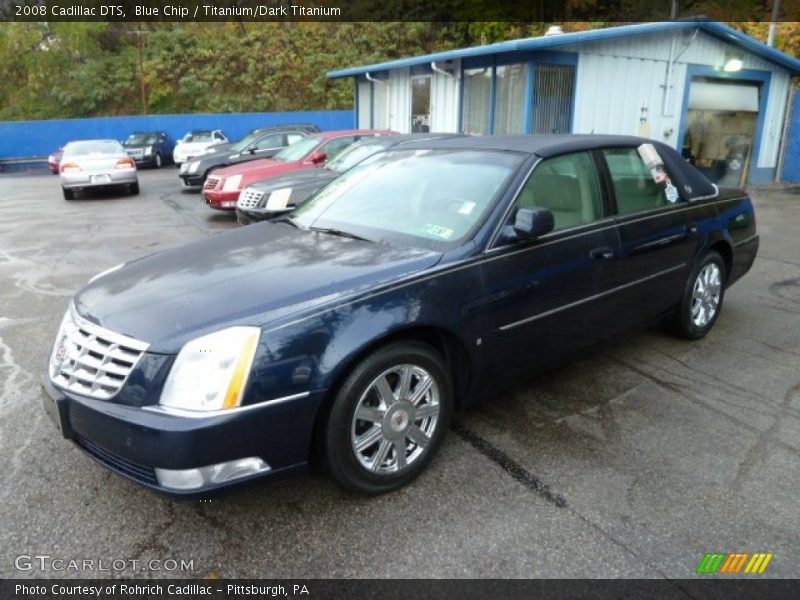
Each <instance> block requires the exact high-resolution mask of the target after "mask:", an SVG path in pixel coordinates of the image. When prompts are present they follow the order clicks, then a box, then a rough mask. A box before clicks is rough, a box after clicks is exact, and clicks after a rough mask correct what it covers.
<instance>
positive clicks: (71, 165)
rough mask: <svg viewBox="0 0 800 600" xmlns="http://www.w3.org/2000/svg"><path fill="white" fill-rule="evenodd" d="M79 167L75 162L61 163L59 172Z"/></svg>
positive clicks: (77, 169) (74, 169)
mask: <svg viewBox="0 0 800 600" xmlns="http://www.w3.org/2000/svg"><path fill="white" fill-rule="evenodd" d="M80 170H81V168H80V167H79V166H78V165H77V164H75V163H64V164H62V165H61V172H62V173H66V172H67V171H80Z"/></svg>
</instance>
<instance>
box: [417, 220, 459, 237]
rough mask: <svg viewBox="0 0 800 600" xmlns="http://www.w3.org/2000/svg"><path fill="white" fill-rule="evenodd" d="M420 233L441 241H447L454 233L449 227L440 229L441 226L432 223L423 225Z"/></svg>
mask: <svg viewBox="0 0 800 600" xmlns="http://www.w3.org/2000/svg"><path fill="white" fill-rule="evenodd" d="M422 233H425V234H427V235H432V236H434V237H438V238H441V239H443V240H449V239H450V238H451V237H453V234H454V233H455V232H454V231H453V230H452V229H450V228H449V227H442V226H441V225H434V224H433V223H425V225H423V226H422Z"/></svg>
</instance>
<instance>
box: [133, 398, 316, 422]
mask: <svg viewBox="0 0 800 600" xmlns="http://www.w3.org/2000/svg"><path fill="white" fill-rule="evenodd" d="M310 395H311V392H300V393H299V394H292V395H291V396H281V397H280V398H273V399H272V400H263V401H261V402H256V403H255V404H246V405H244V406H237V407H235V408H223V409H221V410H187V409H184V408H172V407H170V406H162V405H160V404H154V405H151V406H142V410H146V411H148V412H152V413H158V414H162V415H169V416H171V417H187V418H190V419H206V418H209V417H224V416H226V415H235V414H239V413H243V412H247V411H251V410H254V409H256V408H263V407H265V406H275V405H276V404H283V403H285V402H291V401H292V400H299V399H301V398H307V397H308V396H310Z"/></svg>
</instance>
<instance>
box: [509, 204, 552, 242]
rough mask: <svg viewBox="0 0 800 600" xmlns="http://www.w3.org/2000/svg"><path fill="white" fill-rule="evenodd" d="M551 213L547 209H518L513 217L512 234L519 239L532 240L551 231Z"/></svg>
mask: <svg viewBox="0 0 800 600" xmlns="http://www.w3.org/2000/svg"><path fill="white" fill-rule="evenodd" d="M555 224H556V223H555V219H553V213H552V212H550V209H547V208H540V207H535V208H518V209H517V214H516V216H515V217H514V225H513V228H514V233H516V234H517V236H518V237H519V238H520V239H523V240H533V239H536V238H538V237H540V236H542V235H544V234H546V233H550V232H551V231H553V228H554V227H555Z"/></svg>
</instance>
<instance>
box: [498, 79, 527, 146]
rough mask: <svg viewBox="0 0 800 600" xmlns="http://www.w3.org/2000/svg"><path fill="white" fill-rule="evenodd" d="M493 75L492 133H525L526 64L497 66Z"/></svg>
mask: <svg viewBox="0 0 800 600" xmlns="http://www.w3.org/2000/svg"><path fill="white" fill-rule="evenodd" d="M495 77H496V80H495V81H496V83H495V85H496V91H495V100H494V129H493V133H495V134H510V133H525V96H526V95H527V93H528V65H527V64H516V65H503V66H498V67H497V74H496V76H495Z"/></svg>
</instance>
